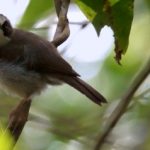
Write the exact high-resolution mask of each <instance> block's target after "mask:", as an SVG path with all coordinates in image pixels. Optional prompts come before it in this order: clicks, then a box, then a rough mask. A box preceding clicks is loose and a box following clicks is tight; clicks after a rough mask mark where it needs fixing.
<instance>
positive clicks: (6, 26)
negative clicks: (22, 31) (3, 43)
mask: <svg viewBox="0 0 150 150" xmlns="http://www.w3.org/2000/svg"><path fill="white" fill-rule="evenodd" d="M2 30H3V32H4V35H5V36H10V35H11V33H12V27H11V24H10V22H9V21H7V20H6V21H5V22H4V23H3V25H2Z"/></svg>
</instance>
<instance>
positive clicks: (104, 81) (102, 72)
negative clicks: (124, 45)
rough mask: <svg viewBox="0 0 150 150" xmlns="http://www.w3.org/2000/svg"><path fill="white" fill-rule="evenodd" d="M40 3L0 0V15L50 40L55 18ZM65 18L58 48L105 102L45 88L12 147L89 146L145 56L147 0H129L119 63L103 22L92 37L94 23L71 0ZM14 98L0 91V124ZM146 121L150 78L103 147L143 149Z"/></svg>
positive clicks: (149, 17)
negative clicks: (66, 27) (129, 20)
mask: <svg viewBox="0 0 150 150" xmlns="http://www.w3.org/2000/svg"><path fill="white" fill-rule="evenodd" d="M44 1H45V3H44V5H43V1H42V0H21V1H19V0H5V1H4V0H0V13H2V14H4V15H6V16H7V17H8V18H9V19H10V21H11V23H12V24H13V26H14V27H18V28H22V29H24V30H30V31H31V32H34V33H36V34H38V35H40V36H42V37H44V38H47V39H48V40H52V38H53V34H54V32H55V28H56V24H57V17H56V14H55V9H54V4H53V1H50V2H49V0H44ZM68 18H69V22H70V29H71V35H70V37H69V39H68V40H67V41H66V42H65V43H64V44H62V45H61V46H60V47H59V48H58V50H59V52H60V53H61V55H62V56H63V57H64V58H65V59H66V60H67V61H68V62H69V63H70V64H71V65H72V66H73V68H74V69H75V70H76V71H77V72H78V73H79V74H80V75H81V77H82V79H84V80H85V81H87V82H89V83H90V84H91V85H92V86H93V87H95V88H96V89H97V90H98V91H100V92H101V93H102V94H103V95H105V97H106V98H107V99H108V104H105V105H103V106H102V107H99V106H97V105H95V104H94V103H92V102H91V101H90V100H88V99H87V98H86V97H85V96H83V95H82V94H80V93H79V92H77V91H76V90H74V89H73V88H71V87H69V86H67V85H62V86H56V87H51V86H50V87H48V89H47V90H46V91H44V92H43V93H42V94H41V95H40V96H36V97H35V98H34V100H33V103H32V107H31V110H30V116H29V121H28V123H27V124H26V126H25V128H24V131H23V133H22V135H21V137H20V139H19V141H18V143H17V145H16V150H20V149H21V150H92V149H93V147H94V146H95V144H96V142H97V140H98V137H99V135H100V133H101V131H102V130H103V127H104V125H105V122H106V121H107V118H108V117H109V115H110V114H111V112H112V111H113V109H114V108H115V106H116V105H117V103H118V102H119V100H120V98H121V96H122V95H123V93H124V92H125V91H127V90H128V88H129V86H130V83H131V81H132V79H133V78H134V76H135V74H136V73H137V72H138V70H139V69H140V68H141V67H142V66H143V64H144V62H145V61H146V59H147V58H149V57H150V2H149V0H143V1H138V0H135V4H134V20H133V24H132V28H131V34H130V39H129V41H130V42H129V47H128V50H127V53H126V54H125V55H124V56H123V59H122V61H121V63H122V65H121V66H120V65H118V64H117V63H116V62H115V60H114V55H115V54H114V52H113V48H114V37H113V31H112V30H111V28H110V27H108V26H104V28H103V29H102V30H101V32H100V36H99V37H97V34H96V31H95V29H94V27H93V26H92V24H90V23H89V21H88V20H87V19H86V17H85V16H84V15H83V13H82V12H81V11H80V9H79V8H78V7H77V6H76V5H75V4H74V3H73V1H72V4H71V5H70V8H69V13H68ZM124 23H125V22H124ZM18 102H19V99H18V98H13V97H11V96H9V95H6V94H5V93H3V92H2V91H0V127H1V126H3V127H4V126H5V127H6V126H7V120H8V114H9V112H10V111H11V110H12V108H13V107H15V106H16V104H17V103H18ZM149 125H150V77H148V78H147V79H146V80H145V82H144V83H143V84H142V85H141V86H140V88H139V89H138V91H137V92H136V94H135V96H134V98H133V100H132V103H131V104H130V106H129V108H128V110H127V112H126V113H125V114H124V115H123V116H122V118H121V120H120V121H119V123H118V124H117V126H116V127H115V129H114V130H113V132H112V133H111V134H110V136H109V137H108V139H107V140H106V142H105V145H104V147H103V149H104V150H135V149H136V150H149V149H150V128H149Z"/></svg>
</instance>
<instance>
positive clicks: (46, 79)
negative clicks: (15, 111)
mask: <svg viewBox="0 0 150 150" xmlns="http://www.w3.org/2000/svg"><path fill="white" fill-rule="evenodd" d="M61 83H67V84H69V85H70V86H72V87H74V88H75V89H77V90H78V91H80V92H81V93H83V94H84V95H86V96H87V97H88V98H89V99H91V100H92V101H93V102H95V103H96V104H99V105H100V104H101V103H105V102H106V99H105V98H104V97H103V96H102V95H101V94H100V93H99V92H97V91H96V90H95V89H94V88H92V87H91V86H90V85H88V84H87V83H85V82H84V81H83V80H81V79H80V78H79V74H78V73H76V72H75V71H74V70H73V69H72V67H71V66H70V65H69V64H68V63H67V62H66V61H65V60H64V59H63V58H62V57H61V56H60V54H59V53H58V51H57V49H56V47H54V46H53V44H51V43H50V42H49V41H47V40H45V39H43V38H42V37H39V36H38V35H35V34H33V33H31V32H27V31H23V30H19V29H15V28H12V26H11V24H10V22H9V20H8V19H7V18H6V17H5V16H4V15H2V14H0V86H1V88H2V89H4V90H5V91H7V92H8V93H12V94H15V95H17V96H20V97H21V98H23V99H30V98H31V97H32V96H33V95H35V94H38V93H40V92H41V91H42V90H43V89H45V88H46V86H47V85H48V84H50V85H59V84H61Z"/></svg>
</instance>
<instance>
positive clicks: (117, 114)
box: [94, 58, 150, 150]
mask: <svg viewBox="0 0 150 150" xmlns="http://www.w3.org/2000/svg"><path fill="white" fill-rule="evenodd" d="M149 73H150V58H149V59H148V62H147V63H146V65H145V66H144V67H143V69H142V70H141V71H140V72H139V74H138V75H137V76H136V78H135V79H134V81H133V82H132V84H131V86H130V88H129V89H128V91H127V92H126V93H125V94H124V96H123V97H122V99H121V101H120V103H119V104H118V106H117V107H116V109H115V110H114V111H113V112H112V114H111V115H110V117H109V118H108V121H107V122H106V125H105V128H104V130H103V132H102V133H101V136H100V137H99V140H98V142H97V144H96V146H95V149H94V150H100V148H101V147H102V145H103V144H104V141H105V139H106V138H107V136H108V135H109V133H110V132H111V131H112V129H113V128H114V126H115V125H116V124H117V122H118V121H119V119H120V118H121V116H122V115H123V114H124V112H125V111H126V109H127V107H128V105H129V103H130V102H131V100H132V97H133V95H134V93H135V92H136V90H137V89H138V88H139V86H140V85H141V84H142V82H143V81H144V80H145V79H146V77H147V76H148V75H149Z"/></svg>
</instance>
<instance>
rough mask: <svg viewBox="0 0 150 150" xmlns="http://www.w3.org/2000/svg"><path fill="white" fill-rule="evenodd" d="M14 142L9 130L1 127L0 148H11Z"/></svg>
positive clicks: (6, 149) (4, 149)
mask: <svg viewBox="0 0 150 150" xmlns="http://www.w3.org/2000/svg"><path fill="white" fill-rule="evenodd" d="M13 144H14V141H13V138H12V137H11V135H10V134H9V132H8V131H7V130H3V129H1V128H0V149H1V150H10V149H12V146H13Z"/></svg>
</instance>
